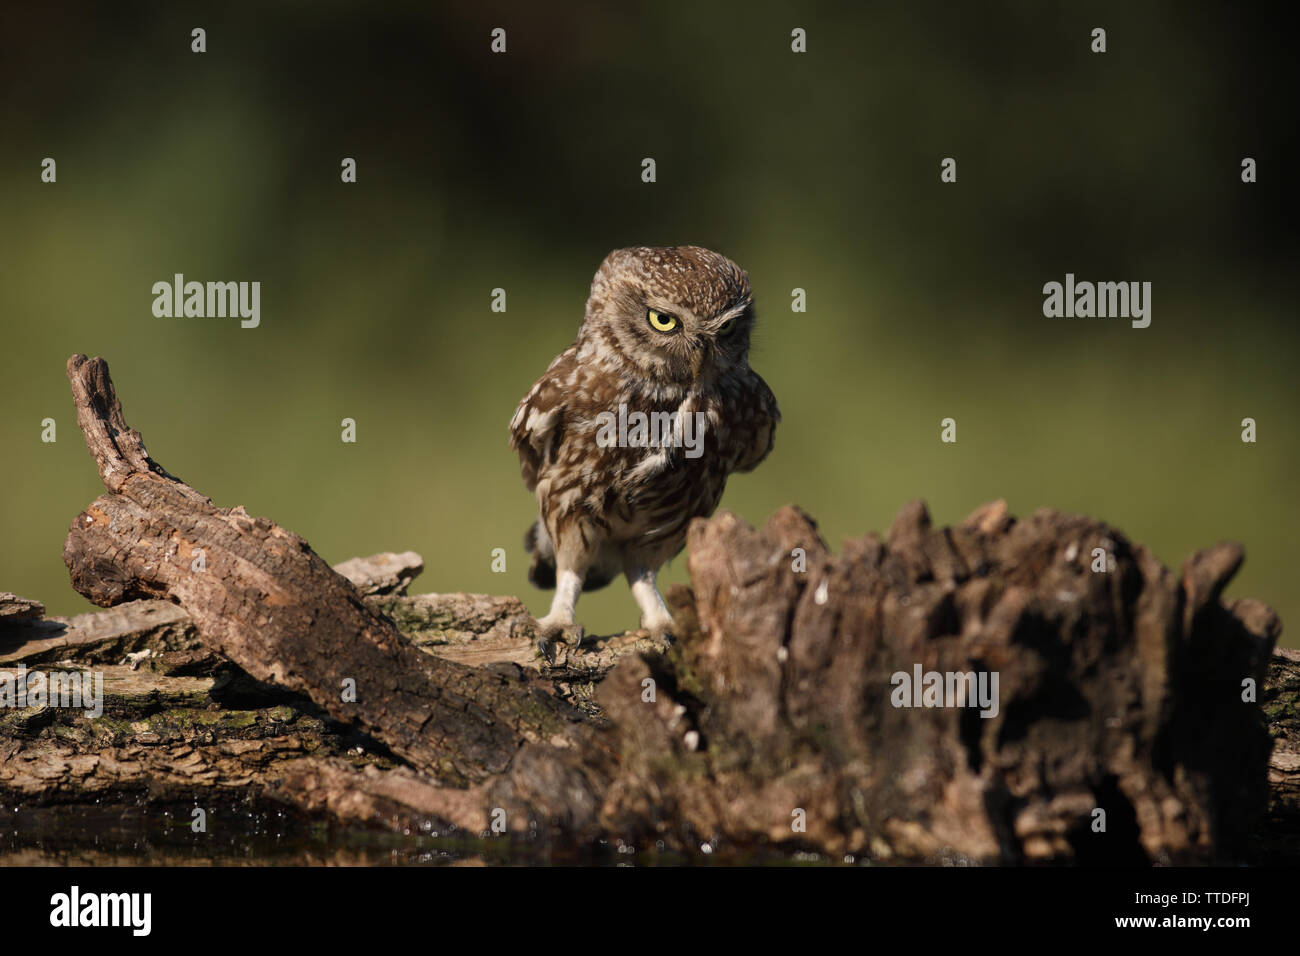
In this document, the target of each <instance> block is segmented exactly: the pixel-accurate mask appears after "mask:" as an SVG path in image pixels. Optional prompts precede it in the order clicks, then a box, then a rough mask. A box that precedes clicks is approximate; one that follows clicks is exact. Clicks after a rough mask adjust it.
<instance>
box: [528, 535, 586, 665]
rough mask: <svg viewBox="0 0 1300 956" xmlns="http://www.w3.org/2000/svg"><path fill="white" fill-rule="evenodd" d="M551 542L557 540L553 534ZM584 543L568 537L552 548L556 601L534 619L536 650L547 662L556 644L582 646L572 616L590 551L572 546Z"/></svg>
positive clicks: (553, 657) (579, 633)
mask: <svg viewBox="0 0 1300 956" xmlns="http://www.w3.org/2000/svg"><path fill="white" fill-rule="evenodd" d="M551 540H552V541H555V540H556V536H555V535H554V534H552V538H551ZM586 540H588V538H587V536H585V535H577V536H576V540H575V538H573V537H570V538H566V539H564V540H562V541H558V542H557V547H556V548H555V597H554V598H552V599H551V611H550V613H549V614H547V615H546V616H545V617H540V618H538V619H537V623H538V625H539V628H540V630H539V632H538V638H537V646H538V649H539V650H541V652H542V654H543V655H545V657H546V659H547V660H548V661H554V660H555V643H556V641H564V642H565V643H567V644H572V645H573V646H574V647H575V648H576V647H578V646H580V645H581V644H582V628H581V627H579V626H578V625H577V617H576V613H575V612H576V608H577V605H578V598H579V597H580V596H581V595H582V582H583V580H584V579H585V578H586V575H587V568H588V566H589V565H590V564H591V553H590V549H589V548H583V547H576V546H575V545H576V544H577V542H579V541H581V542H585V541H586Z"/></svg>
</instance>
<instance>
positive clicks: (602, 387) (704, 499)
mask: <svg viewBox="0 0 1300 956" xmlns="http://www.w3.org/2000/svg"><path fill="white" fill-rule="evenodd" d="M753 325H754V304H753V295H752V294H751V292H750V288H749V276H747V275H746V274H745V272H744V270H743V269H741V268H740V267H739V266H737V265H736V264H735V263H734V262H732V261H731V260H730V259H728V258H726V257H725V256H721V255H718V253H716V252H711V251H709V250H708V249H701V248H699V247H697V246H672V247H668V248H646V247H639V248H634V249H617V250H615V251H614V252H611V253H610V254H609V255H608V256H606V257H605V261H604V262H602V263H601V265H600V268H599V269H598V270H597V271H596V275H595V278H594V279H592V282H591V295H590V297H589V298H588V299H587V311H586V316H585V317H584V319H583V321H582V327H581V328H580V329H579V330H578V338H577V340H576V341H575V342H574V343H573V345H571V346H569V348H567V349H565V350H564V351H563V352H561V353H560V354H559V355H558V356H557V357H556V358H555V361H553V362H551V365H550V368H548V369H547V370H546V374H545V375H543V376H542V377H541V378H540V379H538V381H537V383H536V384H535V385H534V386H533V387H532V388H531V389H530V390H529V392H528V394H527V395H525V396H524V398H523V401H521V402H520V403H519V408H518V409H517V410H516V411H515V415H514V418H513V419H511V421H510V447H511V448H513V449H514V450H515V451H517V452H518V453H519V461H520V464H521V470H522V472H523V478H524V483H525V484H526V485H527V486H528V489H529V490H530V491H535V492H536V493H537V506H538V511H539V516H538V518H537V521H536V523H535V524H534V525H533V526H532V527H531V528H529V529H528V533H527V535H526V536H525V538H524V546H525V547H526V548H527V549H528V551H529V552H531V553H532V565H531V567H530V568H529V571H528V579H529V580H530V581H532V582H533V584H535V585H537V586H538V587H540V588H547V589H549V588H555V598H554V600H553V601H552V603H551V611H550V613H549V614H547V615H546V616H545V617H543V618H540V619H539V621H538V623H539V624H540V625H541V630H540V632H539V633H540V638H539V644H540V645H541V649H542V651H543V652H544V653H545V654H546V655H547V656H548V657H550V656H551V654H552V648H553V645H554V642H555V640H556V639H558V638H561V637H564V638H566V639H567V640H569V641H571V642H575V643H580V642H581V640H582V631H581V629H580V628H578V627H577V625H576V623H575V620H574V606H575V605H576V604H577V601H578V596H579V595H580V594H581V593H582V591H583V590H588V591H590V590H593V589H596V588H600V587H603V586H604V585H606V584H608V583H609V582H610V580H612V579H613V578H614V576H615V575H617V574H618V573H619V572H620V571H621V572H622V573H623V574H624V575H625V576H626V577H627V582H628V585H629V586H630V587H631V589H632V596H633V597H634V598H636V602H637V604H638V605H639V606H640V609H641V626H642V627H643V628H645V629H647V630H649V631H650V632H651V633H652V634H654V635H656V636H658V637H661V638H663V639H667V640H671V639H672V628H673V619H672V615H671V614H670V613H669V611H668V607H667V606H666V605H665V604H664V601H663V598H662V597H660V595H659V589H658V587H657V586H656V584H655V577H656V575H657V573H658V571H659V568H660V566H661V565H662V564H663V563H664V562H665V561H667V560H668V559H669V558H671V557H673V556H674V555H675V554H677V552H679V551H680V550H681V549H682V545H683V544H684V543H685V541H686V528H687V525H688V524H689V523H690V521H691V519H692V518H696V517H707V516H708V515H710V514H712V513H713V510H714V508H716V507H717V505H718V501H719V500H720V499H721V498H722V491H723V488H724V487H725V486H726V483H727V476H728V475H729V474H731V473H732V472H733V471H749V470H751V469H752V468H754V467H755V466H757V465H758V463H759V462H760V461H762V460H763V459H764V458H765V457H767V454H768V452H769V451H771V450H772V437H773V432H774V431H775V429H776V423H777V422H778V421H780V420H781V414H780V412H779V411H778V410H777V406H776V399H775V397H773V395H772V392H771V390H770V389H769V388H768V387H767V383H766V382H764V381H763V380H762V379H761V378H759V376H758V373H757V372H755V371H754V370H753V369H751V368H750V367H749V336H750V330H751V329H752V328H753Z"/></svg>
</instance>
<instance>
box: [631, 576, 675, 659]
mask: <svg viewBox="0 0 1300 956" xmlns="http://www.w3.org/2000/svg"><path fill="white" fill-rule="evenodd" d="M623 573H624V575H625V576H626V577H627V583H628V586H629V587H630V588H631V589H632V597H634V598H636V603H637V606H638V607H639V608H641V627H642V628H644V629H645V630H647V631H649V632H650V633H651V634H653V635H654V636H655V637H657V638H659V639H661V640H664V641H667V642H668V643H670V644H671V643H672V640H673V615H672V612H670V611H669V610H668V605H667V604H665V603H664V599H663V597H662V596H661V595H660V594H659V587H658V585H657V584H656V583H655V578H656V576H657V572H656V571H655V570H654V569H653V568H648V567H646V566H645V565H644V564H639V563H628V564H627V565H625V566H624V569H623Z"/></svg>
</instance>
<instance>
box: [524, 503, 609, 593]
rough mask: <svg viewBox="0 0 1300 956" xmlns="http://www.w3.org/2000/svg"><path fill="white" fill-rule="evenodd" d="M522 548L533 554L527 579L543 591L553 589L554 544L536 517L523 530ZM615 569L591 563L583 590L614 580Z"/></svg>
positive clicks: (592, 588)
mask: <svg viewBox="0 0 1300 956" xmlns="http://www.w3.org/2000/svg"><path fill="white" fill-rule="evenodd" d="M524 550H525V551H527V552H528V553H529V554H531V555H532V556H533V560H532V562H531V563H529V565H528V580H529V581H530V582H532V585H533V587H537V588H541V589H542V590H543V591H553V590H555V545H554V544H553V543H552V542H551V536H550V535H549V534H547V533H546V525H545V524H543V523H542V519H541V518H540V517H538V519H537V520H536V521H534V522H533V523H532V524H531V525H529V527H528V530H527V531H525V532H524ZM614 576H615V569H613V568H606V567H601V566H600V565H598V564H593V565H592V566H591V567H590V568H588V569H587V575H586V579H585V580H584V581H583V582H582V589H583V590H584V591H595V590H598V589H600V588H603V587H604V586H605V585H606V584H608V583H609V582H610V581H612V580H614Z"/></svg>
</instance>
